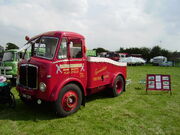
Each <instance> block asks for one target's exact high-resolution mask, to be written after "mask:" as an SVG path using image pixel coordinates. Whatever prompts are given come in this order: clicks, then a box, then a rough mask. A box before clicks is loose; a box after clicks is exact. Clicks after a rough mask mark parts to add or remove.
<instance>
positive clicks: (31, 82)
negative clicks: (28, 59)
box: [19, 64, 38, 89]
mask: <svg viewBox="0 0 180 135" xmlns="http://www.w3.org/2000/svg"><path fill="white" fill-rule="evenodd" d="M19 75H20V78H19V79H20V80H19V83H20V85H22V86H24V87H27V88H30V89H37V82H38V81H37V76H38V68H37V66H34V65H31V64H24V65H22V66H20V71H19Z"/></svg>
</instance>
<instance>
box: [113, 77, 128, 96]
mask: <svg viewBox="0 0 180 135" xmlns="http://www.w3.org/2000/svg"><path fill="white" fill-rule="evenodd" d="M124 89H125V82H124V79H123V77H122V76H117V77H116V79H115V80H114V83H113V88H112V91H111V92H112V96H113V97H117V96H119V95H120V94H122V92H123V91H124Z"/></svg>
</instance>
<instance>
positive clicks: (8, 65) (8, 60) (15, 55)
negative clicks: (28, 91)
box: [0, 49, 20, 79]
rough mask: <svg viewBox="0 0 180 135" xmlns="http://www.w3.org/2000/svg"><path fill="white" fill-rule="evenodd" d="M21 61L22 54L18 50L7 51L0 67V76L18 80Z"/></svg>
mask: <svg viewBox="0 0 180 135" xmlns="http://www.w3.org/2000/svg"><path fill="white" fill-rule="evenodd" d="M19 60H20V52H18V49H10V50H6V51H5V52H4V55H3V58H2V62H1V65H0V75H2V76H5V77H6V78H8V79H13V78H16V76H17V63H18V62H19Z"/></svg>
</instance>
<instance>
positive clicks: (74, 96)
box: [55, 84, 82, 117]
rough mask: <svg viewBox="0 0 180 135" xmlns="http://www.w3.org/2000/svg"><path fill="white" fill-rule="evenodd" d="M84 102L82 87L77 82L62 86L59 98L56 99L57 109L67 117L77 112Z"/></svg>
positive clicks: (58, 112)
mask: <svg viewBox="0 0 180 135" xmlns="http://www.w3.org/2000/svg"><path fill="white" fill-rule="evenodd" d="M81 103H82V92H81V89H80V88H79V87H78V86H77V85H75V84H68V85H66V86H64V87H63V88H62V90H61V91H60V93H59V97H58V99H57V100H56V101H55V111H56V113H57V114H58V115H59V116H61V117H65V116H68V115H70V114H72V113H74V112H76V111H77V110H78V109H79V108H80V106H81Z"/></svg>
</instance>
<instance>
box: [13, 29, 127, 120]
mask: <svg viewBox="0 0 180 135" xmlns="http://www.w3.org/2000/svg"><path fill="white" fill-rule="evenodd" d="M27 39H28V38H27ZM25 46H29V48H28V49H29V50H31V57H30V59H28V60H27V59H24V60H21V61H20V62H19V64H18V70H19V74H18V80H17V90H18V92H19V95H20V98H21V99H22V101H23V102H29V101H37V102H38V103H41V101H49V102H52V104H53V106H54V109H55V112H56V113H57V114H58V115H59V116H62V117H64V116H68V115H70V114H72V113H74V112H76V111H77V110H78V109H79V108H80V106H81V105H82V104H85V97H86V96H88V95H90V94H93V93H96V92H98V91H100V90H103V89H105V88H109V89H110V91H111V93H112V95H113V96H118V95H120V94H121V93H122V92H123V91H124V90H125V79H126V63H118V62H116V61H113V60H110V59H108V58H97V57H87V56H86V46H85V38H84V36H82V35H80V34H78V33H74V32H65V31H51V32H47V33H43V34H40V35H37V36H35V37H33V38H31V39H28V42H27V43H26V45H25ZM27 52H28V50H27ZM25 55H26V53H25Z"/></svg>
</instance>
